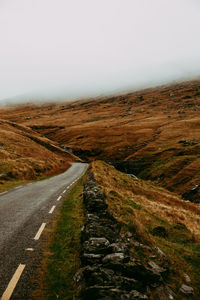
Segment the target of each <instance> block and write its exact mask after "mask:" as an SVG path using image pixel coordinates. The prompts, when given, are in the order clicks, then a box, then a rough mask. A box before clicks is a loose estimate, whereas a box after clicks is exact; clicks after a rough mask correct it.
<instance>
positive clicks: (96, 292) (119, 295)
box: [82, 286, 148, 300]
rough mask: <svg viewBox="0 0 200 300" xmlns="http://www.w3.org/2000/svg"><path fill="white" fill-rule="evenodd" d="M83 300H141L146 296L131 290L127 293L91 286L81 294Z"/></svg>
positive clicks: (115, 289)
mask: <svg viewBox="0 0 200 300" xmlns="http://www.w3.org/2000/svg"><path fill="white" fill-rule="evenodd" d="M82 298H83V300H90V299H91V300H95V299H99V300H100V299H102V300H103V299H104V300H114V299H115V300H129V299H130V300H134V299H137V300H143V299H145V300H146V299H148V297H147V296H146V295H143V294H141V293H139V292H138V291H136V290H132V291H131V292H130V293H127V292H126V291H124V290H121V289H117V288H111V287H104V286H92V287H89V288H87V289H86V290H85V291H84V292H83V294H82Z"/></svg>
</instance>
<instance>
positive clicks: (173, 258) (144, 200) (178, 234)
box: [92, 161, 200, 299]
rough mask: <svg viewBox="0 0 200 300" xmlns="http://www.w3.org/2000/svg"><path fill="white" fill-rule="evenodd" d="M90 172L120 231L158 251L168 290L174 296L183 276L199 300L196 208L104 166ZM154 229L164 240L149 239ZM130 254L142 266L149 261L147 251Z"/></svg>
mask: <svg viewBox="0 0 200 300" xmlns="http://www.w3.org/2000/svg"><path fill="white" fill-rule="evenodd" d="M92 170H93V172H94V174H95V178H96V180H97V181H98V183H99V184H100V185H101V187H102V189H103V190H104V191H105V193H106V199H107V203H108V205H109V209H110V211H111V212H112V213H113V215H114V216H115V217H116V218H117V219H118V220H119V221H120V222H122V224H123V227H122V231H123V232H127V231H130V232H132V233H133V234H134V236H135V238H136V239H137V240H138V241H139V242H141V243H144V244H147V245H150V246H158V247H160V249H161V250H163V251H164V253H165V254H166V255H167V257H168V260H169V262H168V263H166V261H163V260H162V259H159V260H156V262H157V263H158V264H159V265H163V266H164V267H166V266H167V267H169V269H170V277H169V279H168V283H169V286H170V287H171V288H172V289H173V290H174V291H176V292H177V291H178V289H179V288H180V286H181V285H182V284H183V283H185V282H184V277H183V274H184V273H187V274H188V275H189V276H190V278H191V280H192V282H191V285H192V286H193V287H194V289H195V294H196V297H194V299H199V297H200V288H199V286H200V277H199V272H200V271H199V266H200V256H199V250H200V226H199V224H200V206H198V205H195V204H191V203H187V202H185V201H183V200H181V199H180V198H179V197H177V196H176V195H174V194H172V193H170V192H168V191H166V190H165V189H162V188H158V187H157V186H154V185H153V184H152V183H151V182H146V181H143V180H139V179H138V180H137V179H133V178H130V177H129V176H127V175H126V174H124V173H121V172H119V171H117V170H116V169H114V168H113V167H111V166H110V165H108V164H106V163H103V162H100V161H97V162H94V163H93V164H92ZM157 226H162V227H164V228H165V229H166V232H167V234H168V236H167V238H162V237H158V236H155V235H153V229H154V228H155V227H157ZM131 252H132V256H133V257H135V258H140V259H141V260H142V261H143V262H144V263H145V262H147V261H149V260H152V258H150V257H151V256H152V252H151V251H149V250H148V249H142V248H140V247H135V246H132V248H131ZM152 299H153V298H152ZM155 299H156V296H155ZM180 299H181V296H180Z"/></svg>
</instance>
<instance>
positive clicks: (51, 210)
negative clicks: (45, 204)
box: [49, 205, 56, 214]
mask: <svg viewBox="0 0 200 300" xmlns="http://www.w3.org/2000/svg"><path fill="white" fill-rule="evenodd" d="M55 208H56V206H55V205H53V206H52V208H51V209H50V211H49V214H52V212H53V211H54V209H55Z"/></svg>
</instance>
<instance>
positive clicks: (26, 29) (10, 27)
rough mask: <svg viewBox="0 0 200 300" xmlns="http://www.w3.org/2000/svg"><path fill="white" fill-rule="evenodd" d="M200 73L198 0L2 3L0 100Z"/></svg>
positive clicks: (103, 89)
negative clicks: (17, 96) (23, 95)
mask: <svg viewBox="0 0 200 300" xmlns="http://www.w3.org/2000/svg"><path fill="white" fill-rule="evenodd" d="M199 75H200V0H0V99H4V98H8V97H13V96H16V95H20V94H26V93H29V94H31V93H33V94H34V93H36V94H41V95H42V94H43V95H47V96H50V95H51V96H53V97H54V96H59V95H65V96H66V97H76V96H87V95H98V94H103V93H109V92H114V91H118V90H119V91H120V90H123V91H124V90H126V89H127V90H128V89H129V90H130V89H134V88H139V87H146V86H149V85H154V84H155V85H156V84H159V83H162V82H168V81H172V80H178V79H182V78H184V79H190V78H192V77H195V76H199Z"/></svg>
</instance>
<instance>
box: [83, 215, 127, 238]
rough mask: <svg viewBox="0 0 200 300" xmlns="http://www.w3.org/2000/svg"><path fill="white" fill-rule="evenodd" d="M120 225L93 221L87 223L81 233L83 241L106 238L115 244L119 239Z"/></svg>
mask: <svg viewBox="0 0 200 300" xmlns="http://www.w3.org/2000/svg"><path fill="white" fill-rule="evenodd" d="M120 227H121V226H120V224H119V223H114V222H112V221H109V220H107V221H102V220H101V219H99V222H97V221H91V222H88V223H86V225H85V226H84V229H83V231H82V233H81V239H82V241H86V240H89V238H106V239H107V240H108V241H109V242H111V243H113V242H114V241H115V240H116V239H117V238H118V237H119V232H120Z"/></svg>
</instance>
